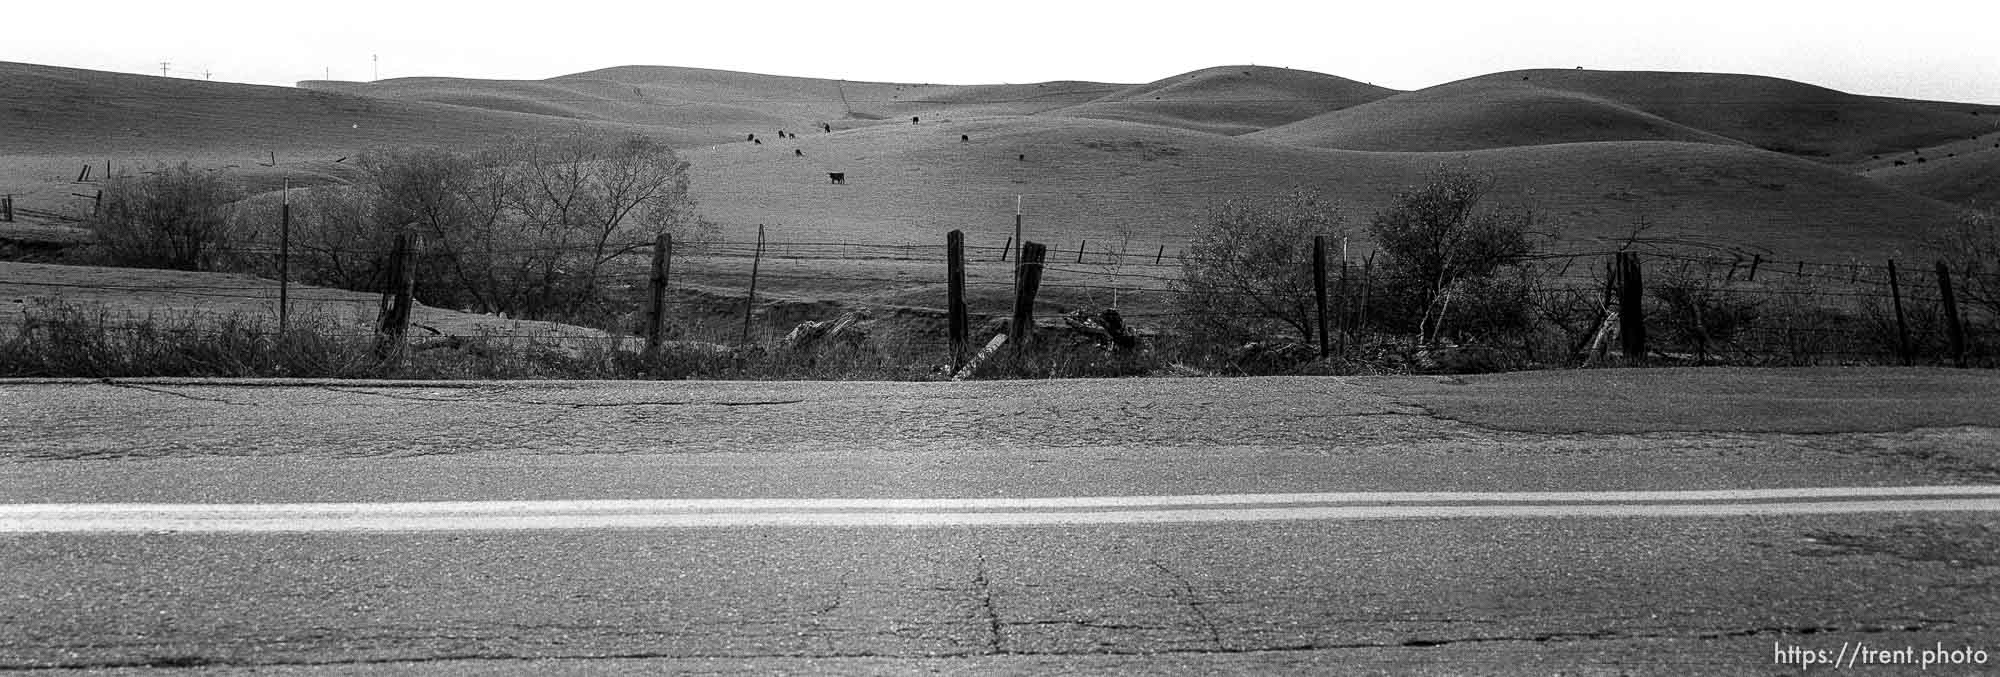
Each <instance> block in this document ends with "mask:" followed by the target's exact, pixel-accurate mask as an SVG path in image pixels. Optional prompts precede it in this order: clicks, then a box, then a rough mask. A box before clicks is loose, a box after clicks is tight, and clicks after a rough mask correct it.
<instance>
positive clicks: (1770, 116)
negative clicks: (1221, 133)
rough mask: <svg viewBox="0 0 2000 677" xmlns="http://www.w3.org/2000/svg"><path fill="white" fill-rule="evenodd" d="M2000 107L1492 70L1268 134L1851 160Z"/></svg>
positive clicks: (1368, 142)
mask: <svg viewBox="0 0 2000 677" xmlns="http://www.w3.org/2000/svg"><path fill="white" fill-rule="evenodd" d="M1996 120H2000V107H1996V106H1982V105H1977V104H1955V103H1946V102H1931V101H1909V100H1902V99H1890V98H1883V97H1869V96H1859V95H1854V94H1848V93H1845V92H1839V91H1835V90H1831V89H1827V88H1824V87H1816V86H1813V85H1808V84H1804V83H1799V82H1793V81H1790V80H1783V79H1779V78H1770V77H1762V76H1753V75H1732V74H1718V73H1671V72H1642V71H1592V70H1555V69H1550V70H1526V71H1511V72H1506V73H1494V74H1491V75H1482V76H1479V77H1475V78H1469V79H1466V80H1460V81H1458V82H1453V83H1448V84H1444V85H1438V86H1436V87H1431V88H1427V89H1423V90H1419V91H1416V92H1411V93H1408V94H1402V95H1398V96H1395V97H1390V98H1387V99H1383V100H1381V101H1377V102H1374V103H1371V104H1365V105H1361V106H1356V107H1353V108H1349V109H1345V110H1341V111H1336V112H1333V113H1327V114H1323V115H1321V116H1319V117H1316V118H1312V119H1308V120H1304V121H1301V122H1298V123H1294V124H1293V125H1288V126H1286V127H1281V128H1278V129H1273V130H1270V131H1268V132H1265V133H1263V135H1264V138H1266V139H1267V140H1272V141H1280V142H1288V143H1299V144H1305V145H1313V146H1319V147H1329V148H1349V149H1367V150H1393V151H1438V150H1469V149H1478V148H1498V147H1505V146H1517V145H1534V144H1541V143H1568V142H1576V141H1613V140H1678V141H1709V142H1735V143H1743V144H1748V145H1752V146H1756V147H1759V148H1765V149H1769V150H1775V151H1779V152H1783V153H1787V154H1791V155H1797V156H1800V157H1806V158H1811V159H1816V160H1822V161H1827V162H1833V163H1853V162H1861V161H1865V160H1868V159H1870V157H1871V156H1874V155H1879V154H1884V153H1892V152H1898V151H1903V152H1907V151H1909V150H1911V149H1914V148H1919V147H1923V146H1927V145H1932V144H1936V143H1941V142H1945V141H1949V140H1952V139H1962V138H1967V137H1973V136H1977V135H1979V134H1982V133H1985V132H1987V131H1990V130H1992V129H1993V128H1994V122H1995V121H1996Z"/></svg>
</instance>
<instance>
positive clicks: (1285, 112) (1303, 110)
mask: <svg viewBox="0 0 2000 677" xmlns="http://www.w3.org/2000/svg"><path fill="white" fill-rule="evenodd" d="M1396 93H1397V92H1396V90H1393V89H1389V88H1386V87H1377V86H1374V85H1370V84H1367V83H1362V82H1356V81H1353V80H1349V79H1347V78H1341V77H1335V76H1332V75H1326V74H1323V73H1315V72H1312V71H1301V70H1292V69H1288V68H1270V67H1265V66H1221V67H1217V68H1207V69H1203V70H1198V71H1194V72H1192V73H1183V74H1181V75H1176V76H1173V77H1170V78H1165V79H1161V80H1156V81H1153V82H1149V83H1146V84H1143V85H1134V86H1132V87H1127V88H1125V89H1121V90H1119V91H1116V92H1113V93H1111V94H1109V95H1106V96H1103V97H1100V98H1097V99H1094V100H1092V101H1089V102H1086V103H1081V104H1077V105H1073V106H1068V107H1064V108H1059V109H1056V110H1054V111H1052V112H1053V113H1054V114H1057V115H1069V116H1074V117H1083V118H1098V119H1105V120H1124V121H1127V122H1143V123H1147V124H1155V125H1164V126H1168V127H1179V128H1182V129H1191V130H1195V131H1202V132H1211V133H1215V134H1227V135H1231V136H1234V135H1238V134H1248V133H1250V132H1254V131H1258V130H1261V129H1268V128H1271V127H1276V126H1279V125H1283V124H1286V123H1289V122H1294V121H1298V120H1303V119H1306V118H1309V117H1312V116H1314V115H1318V114H1321V113H1325V112H1327V111H1332V110H1339V109H1342V108H1347V107H1349V106H1355V105H1358V104H1363V103H1367V102H1370V101H1374V100H1377V99H1381V98H1384V97H1388V96H1391V95H1394V94H1396Z"/></svg>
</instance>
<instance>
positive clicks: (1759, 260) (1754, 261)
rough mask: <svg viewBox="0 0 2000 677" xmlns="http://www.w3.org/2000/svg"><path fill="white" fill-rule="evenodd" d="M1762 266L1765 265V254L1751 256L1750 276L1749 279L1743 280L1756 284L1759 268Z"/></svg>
mask: <svg viewBox="0 0 2000 677" xmlns="http://www.w3.org/2000/svg"><path fill="white" fill-rule="evenodd" d="M1761 265H1764V255H1763V254H1753V255H1751V256H1750V275H1749V276H1748V277H1745V278H1743V279H1744V281H1746V282H1756V281H1757V267H1758V266H1761Z"/></svg>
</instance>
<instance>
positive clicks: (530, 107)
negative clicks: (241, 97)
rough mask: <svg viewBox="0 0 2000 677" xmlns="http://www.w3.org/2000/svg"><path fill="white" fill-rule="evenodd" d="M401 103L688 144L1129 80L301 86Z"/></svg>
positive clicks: (643, 76) (615, 76) (1059, 94)
mask: <svg viewBox="0 0 2000 677" xmlns="http://www.w3.org/2000/svg"><path fill="white" fill-rule="evenodd" d="M299 85H300V86H301V87H304V88H308V89H312V90H316V91H331V92H340V93H345V94H354V95H360V96H367V97H376V98H385V99H390V100H396V101H416V102H427V103H442V104H451V105H457V106H468V107H475V108H482V109H488V110H495V111H507V112H519V113H532V114H537V115H544V116H556V117H562V118H571V119H578V120H592V121H600V122H616V123H626V124H633V125H644V126H647V127H650V128H654V129H655V130H656V134H657V133H662V132H665V133H668V134H669V135H670V136H672V137H673V138H677V139H680V140H683V141H684V142H685V143H687V144H689V145H699V144H711V143H724V142H729V141H742V140H745V139H747V138H748V135H750V134H757V135H758V136H760V137H766V138H770V139H775V138H776V137H777V132H778V130H786V131H790V132H794V133H800V134H809V133H815V132H820V131H821V125H822V124H830V125H833V127H834V129H836V130H838V129H851V128H854V127H857V126H867V125H872V124H877V123H880V122H884V121H898V120H906V119H908V118H909V117H910V116H912V115H915V116H917V117H919V118H923V117H930V118H943V117H948V116H953V115H1031V114H1034V113H1039V112H1043V111H1047V110H1050V109H1054V108H1060V107H1063V106H1068V105H1073V104H1076V103H1079V102H1082V101H1088V100H1091V99H1093V98H1096V97H1098V96H1102V95H1103V94H1104V93H1105V92H1108V91H1113V90H1116V89H1117V88H1118V87H1121V86H1122V85H1109V84H1104V83H1094V82H1047V83H1038V84H1026V85H969V86H967V85H929V84H898V83H886V82H852V81H845V80H825V79H818V78H797V77H787V76H778V75H762V74H757V73H741V72H736V71H723V70H713V69H705V68H679V67H672V66H620V67H616V68H606V69H601V70H595V71H589V72H584V73H577V74H573V75H564V76H559V77H554V78H549V79H546V80H481V79H470V78H398V79H393V80H383V81H380V82H369V83H358V82H330V81H322V80H314V81H306V82H301V83H299Z"/></svg>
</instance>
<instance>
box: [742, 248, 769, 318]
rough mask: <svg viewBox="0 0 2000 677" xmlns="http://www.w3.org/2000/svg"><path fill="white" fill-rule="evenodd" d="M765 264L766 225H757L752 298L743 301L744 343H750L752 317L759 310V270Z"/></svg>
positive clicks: (752, 264)
mask: <svg viewBox="0 0 2000 677" xmlns="http://www.w3.org/2000/svg"><path fill="white" fill-rule="evenodd" d="M763 262H764V224H761V223H759V224H757V251H756V253H754V254H751V256H750V297H749V298H746V299H744V300H743V341H742V342H743V343H749V342H750V317H751V315H752V314H753V312H752V311H754V310H756V308H757V268H758V267H759V266H760V265H762V264H763Z"/></svg>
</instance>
